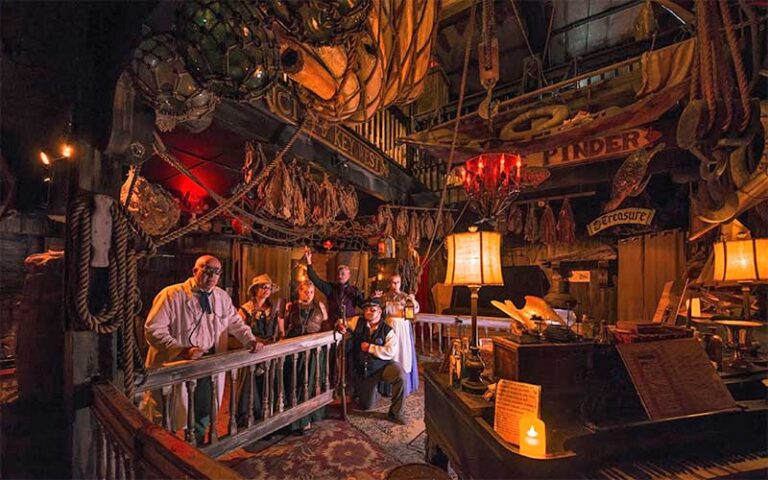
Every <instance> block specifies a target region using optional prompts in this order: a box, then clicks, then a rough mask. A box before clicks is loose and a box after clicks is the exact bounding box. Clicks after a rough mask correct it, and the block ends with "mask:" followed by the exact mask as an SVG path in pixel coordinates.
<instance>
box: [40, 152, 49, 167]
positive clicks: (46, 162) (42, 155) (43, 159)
mask: <svg viewBox="0 0 768 480" xmlns="http://www.w3.org/2000/svg"><path fill="white" fill-rule="evenodd" d="M40 161H41V162H43V165H46V166H47V165H50V164H51V159H50V158H49V157H48V155H47V154H46V153H45V152H43V151H42V150H41V151H40Z"/></svg>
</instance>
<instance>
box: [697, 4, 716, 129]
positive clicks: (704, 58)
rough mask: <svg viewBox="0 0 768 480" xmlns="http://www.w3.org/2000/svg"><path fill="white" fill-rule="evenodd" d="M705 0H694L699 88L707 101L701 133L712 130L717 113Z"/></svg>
mask: <svg viewBox="0 0 768 480" xmlns="http://www.w3.org/2000/svg"><path fill="white" fill-rule="evenodd" d="M707 9H708V8H707V0H697V1H696V27H697V28H698V36H699V63H700V65H701V75H700V76H699V78H700V79H701V89H702V91H703V93H704V100H705V101H706V103H707V123H706V129H705V130H704V131H703V132H700V133H701V134H706V133H707V132H709V131H710V130H712V126H713V125H714V123H715V114H716V113H717V104H716V101H715V88H714V85H713V78H712V48H711V46H710V45H711V41H710V38H709V36H710V25H709V23H710V22H709V15H708V14H707Z"/></svg>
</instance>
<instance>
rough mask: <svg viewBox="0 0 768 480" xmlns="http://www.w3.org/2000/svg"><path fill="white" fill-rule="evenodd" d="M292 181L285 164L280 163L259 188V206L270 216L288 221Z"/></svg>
mask: <svg viewBox="0 0 768 480" xmlns="http://www.w3.org/2000/svg"><path fill="white" fill-rule="evenodd" d="M291 183H292V182H291V179H290V174H289V173H288V170H287V168H286V167H285V163H283V161H282V160H280V161H278V163H277V164H276V165H275V168H274V169H273V170H272V173H271V174H270V175H269V176H268V177H267V178H265V179H264V181H263V182H262V183H261V184H260V185H259V186H258V187H257V197H258V199H259V202H258V203H259V204H260V206H261V208H263V209H264V210H265V211H266V212H267V213H268V214H269V215H271V216H273V217H275V218H280V219H283V220H288V219H290V218H291V208H290V205H291V198H292V190H291V185H290V184H291Z"/></svg>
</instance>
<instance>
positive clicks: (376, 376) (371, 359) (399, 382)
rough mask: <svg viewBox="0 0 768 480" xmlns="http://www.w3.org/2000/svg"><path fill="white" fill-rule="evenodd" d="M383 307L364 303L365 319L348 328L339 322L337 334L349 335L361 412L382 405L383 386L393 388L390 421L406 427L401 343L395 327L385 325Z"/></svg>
mask: <svg viewBox="0 0 768 480" xmlns="http://www.w3.org/2000/svg"><path fill="white" fill-rule="evenodd" d="M381 313H382V310H381V303H380V300H379V299H378V298H369V299H368V300H366V301H365V302H364V303H363V315H361V316H359V317H352V318H351V319H350V320H349V324H348V326H345V325H344V324H343V323H342V322H339V323H338V325H337V326H336V328H337V330H338V331H339V332H340V333H342V334H347V332H348V331H349V332H350V333H349V338H348V339H347V343H346V345H347V352H348V355H349V356H350V357H351V359H352V369H353V371H354V382H355V389H356V391H357V395H358V399H359V403H360V408H362V409H363V410H370V409H371V408H373V407H374V406H375V405H376V403H377V401H378V393H377V386H378V384H379V382H384V383H387V384H390V385H392V405H391V406H390V407H389V414H388V416H387V418H389V419H390V420H391V421H393V422H395V423H397V424H400V425H405V424H406V421H405V417H404V416H403V399H404V395H403V388H404V385H405V373H403V369H402V368H400V365H399V364H398V363H397V362H395V361H394V360H393V359H394V358H395V357H396V356H397V353H398V348H399V345H398V339H397V335H395V332H394V331H393V330H392V327H390V326H389V325H387V323H386V322H384V321H382V318H381V316H382V315H381Z"/></svg>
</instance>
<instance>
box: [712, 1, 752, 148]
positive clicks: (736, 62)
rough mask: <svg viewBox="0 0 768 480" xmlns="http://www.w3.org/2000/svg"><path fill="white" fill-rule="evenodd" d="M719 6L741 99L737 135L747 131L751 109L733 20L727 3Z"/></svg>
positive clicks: (745, 75)
mask: <svg viewBox="0 0 768 480" xmlns="http://www.w3.org/2000/svg"><path fill="white" fill-rule="evenodd" d="M719 4H720V14H721V15H722V17H723V26H724V27H725V39H726V41H727V42H728V49H729V50H730V52H731V58H732V59H733V68H734V70H735V71H736V82H737V84H738V86H739V95H740V97H741V109H742V112H743V115H742V117H741V124H739V133H742V132H743V131H744V130H746V129H747V126H748V125H749V121H750V119H751V116H752V109H751V108H750V105H749V103H750V100H749V82H748V81H747V74H746V71H745V69H744V60H743V59H742V58H741V50H740V49H739V44H738V40H737V39H736V31H735V30H734V27H733V19H732V18H731V11H730V9H729V8H728V2H726V1H725V0H720V2H719ZM753 48H754V47H753ZM753 68H754V67H753ZM726 102H728V99H726Z"/></svg>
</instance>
